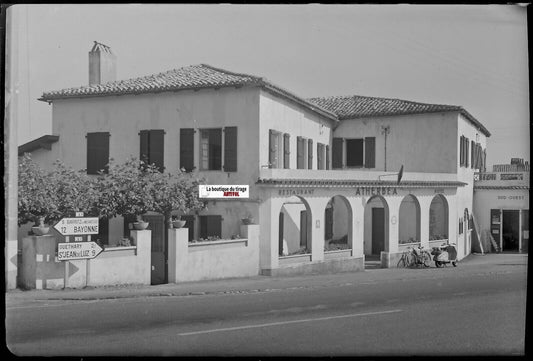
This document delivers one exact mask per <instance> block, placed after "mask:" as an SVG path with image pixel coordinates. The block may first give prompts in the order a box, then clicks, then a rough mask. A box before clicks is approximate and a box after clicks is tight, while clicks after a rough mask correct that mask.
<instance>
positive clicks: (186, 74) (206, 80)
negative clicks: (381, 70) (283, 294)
mask: <svg viewBox="0 0 533 361" xmlns="http://www.w3.org/2000/svg"><path fill="white" fill-rule="evenodd" d="M242 86H261V87H263V88H265V89H266V90H268V91H270V92H274V93H276V94H278V95H281V96H283V97H285V98H288V99H290V100H292V101H294V102H296V103H299V104H300V105H303V106H305V107H307V108H310V109H311V110H313V111H315V112H318V113H320V114H321V115H323V116H326V117H328V118H330V119H332V120H337V116H336V115H335V114H333V113H331V112H329V111H328V110H324V109H322V108H321V107H320V106H317V105H316V104H313V103H310V102H308V101H307V100H305V99H303V98H300V97H298V96H297V95H295V94H293V93H291V92H289V91H287V90H285V89H283V88H281V87H279V86H277V85H274V84H272V83H270V82H269V81H267V80H266V79H264V78H262V77H257V76H253V75H248V74H240V73H234V72H231V71H227V70H224V69H219V68H215V67H213V66H210V65H207V64H200V65H191V66H186V67H183V68H179V69H173V70H169V71H166V72H163V73H159V74H154V75H148V76H143V77H139V78H133V79H127V80H119V81H113V82H109V83H105V84H94V85H88V86H83V87H78V88H68V89H61V90H54V91H48V92H44V93H43V95H42V97H41V98H39V100H41V101H47V102H51V101H53V100H56V99H68V98H80V97H95V96H110V95H126V94H143V93H158V92H165V91H177V90H186V89H204V88H223V87H242Z"/></svg>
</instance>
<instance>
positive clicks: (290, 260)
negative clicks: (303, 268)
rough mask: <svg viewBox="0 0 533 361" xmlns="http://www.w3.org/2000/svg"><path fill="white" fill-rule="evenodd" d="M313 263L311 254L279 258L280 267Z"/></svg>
mask: <svg viewBox="0 0 533 361" xmlns="http://www.w3.org/2000/svg"><path fill="white" fill-rule="evenodd" d="M309 262H311V254H310V253H306V254H294V255H291V256H283V257H280V258H279V265H280V266H283V265H288V264H298V263H309Z"/></svg>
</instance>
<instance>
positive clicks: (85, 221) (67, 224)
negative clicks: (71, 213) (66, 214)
mask: <svg viewBox="0 0 533 361" xmlns="http://www.w3.org/2000/svg"><path fill="white" fill-rule="evenodd" d="M54 228H55V229H56V230H57V231H58V232H59V233H61V234H62V235H63V236H71V235H76V236H77V235H82V234H98V217H85V218H63V219H61V220H60V221H59V222H57V223H56V224H55V225H54Z"/></svg>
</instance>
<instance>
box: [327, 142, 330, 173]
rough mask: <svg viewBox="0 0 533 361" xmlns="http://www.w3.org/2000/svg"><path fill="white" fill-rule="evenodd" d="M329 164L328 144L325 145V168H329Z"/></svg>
mask: <svg viewBox="0 0 533 361" xmlns="http://www.w3.org/2000/svg"><path fill="white" fill-rule="evenodd" d="M329 167H330V164H329V145H326V169H328V170H329Z"/></svg>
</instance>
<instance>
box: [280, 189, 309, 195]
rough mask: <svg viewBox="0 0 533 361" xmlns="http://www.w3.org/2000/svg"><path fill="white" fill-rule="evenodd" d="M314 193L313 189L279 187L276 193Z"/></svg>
mask: <svg viewBox="0 0 533 361" xmlns="http://www.w3.org/2000/svg"><path fill="white" fill-rule="evenodd" d="M314 193H315V190H314V189H307V188H302V189H280V190H279V191H278V195H280V196H303V195H312V194H314Z"/></svg>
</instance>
